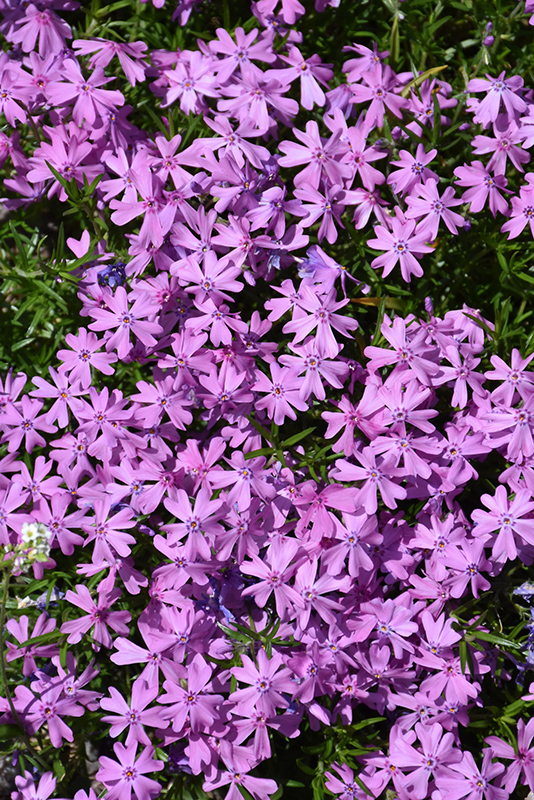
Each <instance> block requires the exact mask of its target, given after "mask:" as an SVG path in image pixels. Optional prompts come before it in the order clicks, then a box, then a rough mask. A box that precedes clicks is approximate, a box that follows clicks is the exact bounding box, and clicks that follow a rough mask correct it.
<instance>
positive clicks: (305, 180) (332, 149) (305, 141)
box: [278, 120, 352, 189]
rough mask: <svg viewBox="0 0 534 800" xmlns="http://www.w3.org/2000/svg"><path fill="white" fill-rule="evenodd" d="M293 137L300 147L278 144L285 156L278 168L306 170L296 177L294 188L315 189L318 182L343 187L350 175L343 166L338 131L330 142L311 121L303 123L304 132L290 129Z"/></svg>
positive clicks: (343, 155) (290, 143)
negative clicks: (309, 187)
mask: <svg viewBox="0 0 534 800" xmlns="http://www.w3.org/2000/svg"><path fill="white" fill-rule="evenodd" d="M293 135H294V136H295V138H296V139H298V140H299V141H300V142H302V144H296V143H295V142H290V141H283V142H280V150H281V151H282V153H284V155H283V156H282V158H280V159H279V162H278V163H279V164H280V166H281V167H297V166H300V165H301V164H306V165H307V166H306V167H305V168H304V169H303V170H302V171H301V172H299V173H298V175H297V176H296V177H295V186H297V187H302V186H304V185H305V184H309V185H310V186H311V187H312V188H313V189H318V188H319V184H320V181H321V178H323V179H324V178H326V179H327V180H328V181H329V183H331V184H338V185H343V179H344V178H348V177H349V176H350V174H351V172H352V170H351V168H350V167H349V166H348V164H347V163H344V161H345V162H346V148H345V147H344V146H343V144H342V143H341V142H340V141H339V140H340V137H341V130H339V129H338V130H337V131H336V132H335V133H333V134H332V136H331V137H330V138H329V139H325V138H323V137H322V136H320V135H319V126H318V125H317V123H316V122H315V121H314V120H310V121H309V122H307V123H306V132H304V131H299V130H298V129H297V128H293Z"/></svg>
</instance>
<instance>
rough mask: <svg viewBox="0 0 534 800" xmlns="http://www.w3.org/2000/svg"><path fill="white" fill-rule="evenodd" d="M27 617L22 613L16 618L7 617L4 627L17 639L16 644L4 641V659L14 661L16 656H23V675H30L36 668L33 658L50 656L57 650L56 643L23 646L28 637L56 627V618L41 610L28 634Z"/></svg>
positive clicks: (30, 637) (49, 631)
mask: <svg viewBox="0 0 534 800" xmlns="http://www.w3.org/2000/svg"><path fill="white" fill-rule="evenodd" d="M28 626H29V619H28V617H27V616H26V615H25V614H24V615H23V616H21V617H19V619H18V620H16V619H8V621H7V622H6V629H7V630H8V632H9V633H10V634H11V636H13V638H14V639H16V640H17V642H18V644H14V643H13V642H6V647H7V654H6V661H7V662H11V661H15V660H16V659H17V658H23V659H24V661H23V666H22V674H23V675H24V676H29V675H32V674H33V673H34V672H36V670H37V665H36V663H35V658H36V657H39V658H51V657H52V656H54V655H55V654H56V652H57V644H33V645H28V646H27V647H25V646H24V643H25V642H27V641H28V640H29V639H33V638H34V637H36V636H43V635H46V634H47V633H52V631H54V630H55V628H56V620H55V619H53V618H50V617H49V616H48V614H46V613H45V612H43V613H42V614H41V615H40V616H39V617H38V618H37V621H36V623H35V625H34V627H33V630H32V633H31V635H30V634H29V627H28Z"/></svg>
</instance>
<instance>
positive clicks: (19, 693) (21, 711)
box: [13, 684, 85, 749]
mask: <svg viewBox="0 0 534 800" xmlns="http://www.w3.org/2000/svg"><path fill="white" fill-rule="evenodd" d="M62 691H63V689H62V686H61V685H58V684H56V685H53V686H50V687H47V688H45V689H44V690H43V692H42V694H41V696H37V695H36V694H34V693H33V692H32V691H30V689H29V688H28V687H27V686H22V685H19V686H17V687H16V689H15V697H14V699H13V705H14V706H15V709H16V711H17V713H18V715H19V718H20V719H21V721H22V723H23V725H24V727H25V729H26V731H27V732H28V733H29V734H30V735H33V734H34V733H36V732H37V731H38V730H39V729H40V728H42V726H43V725H46V726H47V728H48V735H49V737H50V741H51V742H52V745H53V746H54V747H56V748H58V749H59V748H60V747H62V746H63V740H64V739H65V740H66V741H67V742H72V741H73V740H74V734H73V732H72V730H71V728H69V726H68V725H67V724H66V723H65V722H64V721H63V719H62V717H64V716H68V717H81V716H83V714H84V713H85V709H84V707H83V706H81V705H78V703H76V702H75V700H73V699H71V698H70V697H62V696H61V695H62Z"/></svg>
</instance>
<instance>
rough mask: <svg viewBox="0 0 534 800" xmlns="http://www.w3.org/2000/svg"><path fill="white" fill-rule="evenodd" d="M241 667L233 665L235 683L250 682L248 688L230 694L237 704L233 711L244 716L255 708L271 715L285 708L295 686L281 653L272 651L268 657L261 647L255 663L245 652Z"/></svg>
mask: <svg viewBox="0 0 534 800" xmlns="http://www.w3.org/2000/svg"><path fill="white" fill-rule="evenodd" d="M241 660H242V663H243V666H242V667H232V668H231V673H232V675H233V676H234V677H235V678H237V680H238V683H245V684H250V687H249V688H247V689H237V690H236V691H234V692H232V694H231V695H230V700H233V701H234V702H235V703H236V707H235V710H236V713H238V714H240V715H241V716H242V717H246V716H248V715H249V714H251V713H252V712H253V711H254V710H257V711H261V712H262V713H263V714H265V716H267V717H271V716H273V715H274V714H276V711H277V709H279V708H287V707H288V705H289V699H288V697H287V695H288V694H289V695H291V694H292V693H293V689H294V683H293V681H292V680H291V673H290V670H289V669H288V668H287V667H286V666H285V665H284V661H283V659H282V656H281V655H280V654H279V653H276V652H273V653H272V656H271V658H268V657H267V655H266V653H265V650H263V648H260V649H259V650H258V654H257V657H256V661H257V666H256V664H254V662H253V661H252V660H251V659H250V658H249V657H248V656H246V655H242V656H241Z"/></svg>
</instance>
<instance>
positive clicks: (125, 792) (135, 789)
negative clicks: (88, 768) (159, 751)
mask: <svg viewBox="0 0 534 800" xmlns="http://www.w3.org/2000/svg"><path fill="white" fill-rule="evenodd" d="M137 744H138V743H137V742H132V743H131V744H130V745H128V746H127V747H125V746H124V745H123V744H121V743H120V742H116V743H115V744H114V745H113V750H114V751H115V755H116V757H117V758H118V762H117V761H114V760H113V759H112V758H108V756H100V765H101V766H100V769H99V770H98V772H97V774H96V779H97V781H101V782H102V783H103V784H104V786H105V787H106V789H107V794H106V797H107V798H108V800H131V798H132V794H133V797H134V798H135V800H152V798H154V797H157V796H158V794H159V793H160V791H161V786H160V784H159V783H158V782H157V781H155V780H153V779H152V778H147V777H146V773H152V772H155V771H157V770H160V769H163V767H164V764H163V761H159V760H157V759H155V758H154V748H153V747H145V748H144V749H143V750H142V751H141V753H140V755H139V758H138V759H137V760H136V758H135V756H136V753H137Z"/></svg>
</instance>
